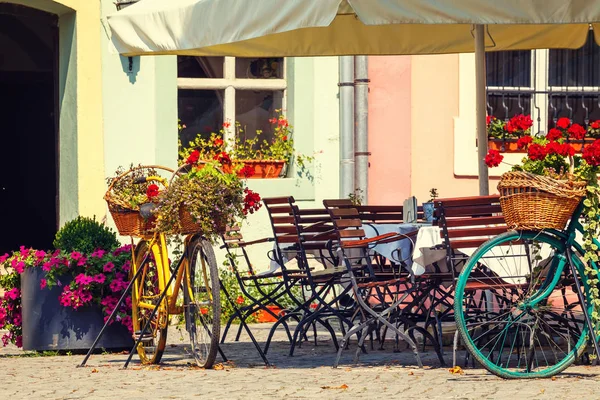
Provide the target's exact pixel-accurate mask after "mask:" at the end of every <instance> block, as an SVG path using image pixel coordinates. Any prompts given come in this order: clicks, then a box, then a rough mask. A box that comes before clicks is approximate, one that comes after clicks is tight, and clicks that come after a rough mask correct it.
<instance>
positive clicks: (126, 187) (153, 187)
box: [104, 165, 173, 236]
mask: <svg viewBox="0 0 600 400" xmlns="http://www.w3.org/2000/svg"><path fill="white" fill-rule="evenodd" d="M161 170H162V171H166V172H169V173H172V172H173V170H172V169H170V168H166V167H160V166H142V165H140V166H137V167H134V166H131V167H130V168H129V170H124V169H123V168H122V167H119V169H117V171H116V173H115V176H114V177H110V178H108V179H107V180H106V181H107V183H108V190H107V191H106V194H105V195H104V199H105V200H106V202H107V203H108V210H109V211H110V213H111V215H112V217H113V220H114V221H115V225H116V226H117V230H118V231H119V234H121V235H123V236H144V235H147V234H149V233H151V232H152V230H153V229H154V225H155V223H156V218H155V217H154V216H150V217H144V216H143V215H142V214H141V213H140V207H142V206H143V205H144V204H147V203H152V202H153V201H155V199H156V198H157V196H158V194H159V192H160V191H161V189H164V188H162V187H161V186H159V185H157V184H156V183H155V182H146V181H145V178H146V177H148V176H157V175H158V174H159V171H161Z"/></svg>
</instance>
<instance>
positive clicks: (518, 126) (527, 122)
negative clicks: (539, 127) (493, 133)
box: [506, 114, 533, 132]
mask: <svg viewBox="0 0 600 400" xmlns="http://www.w3.org/2000/svg"><path fill="white" fill-rule="evenodd" d="M509 124H510V126H511V128H512V129H513V130H520V131H523V132H525V131H526V130H527V129H529V128H531V127H532V126H533V120H532V119H531V116H529V115H523V114H517V115H515V116H514V117H512V118H511V119H510V121H508V123H507V124H506V126H507V128H506V129H507V130H508V125H509ZM509 132H510V131H509Z"/></svg>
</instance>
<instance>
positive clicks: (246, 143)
mask: <svg viewBox="0 0 600 400" xmlns="http://www.w3.org/2000/svg"><path fill="white" fill-rule="evenodd" d="M269 123H270V126H271V127H272V129H273V138H272V140H270V141H267V140H264V139H263V140H262V141H261V135H262V133H263V132H262V131H260V130H259V131H256V133H255V134H254V135H253V136H252V137H250V136H247V132H246V131H245V128H244V127H242V126H241V124H240V123H238V122H236V123H235V125H234V126H233V127H232V126H231V123H229V122H225V123H224V124H223V128H222V129H221V130H220V131H219V132H218V133H214V132H212V133H211V134H210V135H209V136H208V137H207V136H206V135H202V134H199V135H198V136H197V137H196V138H195V139H194V140H193V141H191V142H189V143H188V146H187V147H184V146H183V145H182V143H180V150H179V164H180V165H182V164H184V163H188V164H193V163H195V162H197V161H199V160H204V161H209V160H217V161H219V162H220V163H221V164H223V169H224V171H225V172H234V173H236V174H237V175H238V177H240V178H250V179H269V178H281V177H285V176H286V174H287V168H288V167H289V165H290V163H291V162H292V161H293V162H295V163H296V165H297V166H298V169H299V175H300V176H302V175H306V176H307V177H308V178H309V179H310V178H311V175H310V173H309V172H308V169H307V168H306V163H307V162H310V161H312V159H313V158H312V157H309V156H304V155H302V154H299V153H295V152H294V139H293V128H292V126H291V125H290V124H289V121H288V120H287V119H286V118H285V117H284V115H283V114H282V113H281V110H277V115H276V116H275V117H273V118H271V119H269ZM184 127H185V126H184V125H181V124H180V125H179V128H180V130H181V129H182V128H184ZM231 128H233V129H235V131H236V132H235V133H236V134H235V140H234V141H231V142H230V143H226V140H224V138H225V137H226V136H227V135H226V130H228V129H231Z"/></svg>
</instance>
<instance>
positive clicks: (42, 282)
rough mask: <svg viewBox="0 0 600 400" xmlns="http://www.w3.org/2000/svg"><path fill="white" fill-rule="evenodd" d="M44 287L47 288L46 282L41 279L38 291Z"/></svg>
mask: <svg viewBox="0 0 600 400" xmlns="http://www.w3.org/2000/svg"><path fill="white" fill-rule="evenodd" d="M46 286H48V281H47V280H45V279H41V280H40V289H44V288H45V287H46Z"/></svg>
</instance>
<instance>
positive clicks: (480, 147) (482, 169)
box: [475, 25, 490, 196]
mask: <svg viewBox="0 0 600 400" xmlns="http://www.w3.org/2000/svg"><path fill="white" fill-rule="evenodd" d="M485 86H486V73H485V26H484V25H475V101H476V107H475V110H476V113H477V119H476V127H477V157H478V166H479V195H480V196H487V195H489V194H490V187H489V180H488V167H487V165H485V162H484V158H485V156H486V154H487V151H488V147H487V143H488V141H487V129H486V107H487V99H486V90H485Z"/></svg>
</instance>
